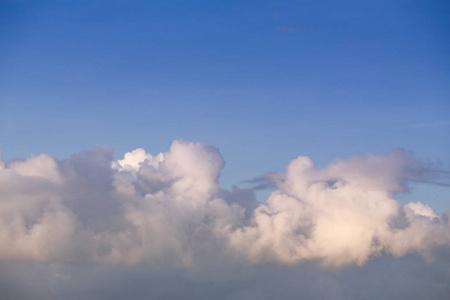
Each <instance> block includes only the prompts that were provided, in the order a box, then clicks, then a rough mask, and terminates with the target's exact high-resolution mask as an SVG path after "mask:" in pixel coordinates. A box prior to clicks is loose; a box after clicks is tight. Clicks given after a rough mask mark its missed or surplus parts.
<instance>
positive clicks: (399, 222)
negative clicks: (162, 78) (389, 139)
mask: <svg viewBox="0 0 450 300" xmlns="http://www.w3.org/2000/svg"><path fill="white" fill-rule="evenodd" d="M417 164H418V163H417V161H416V160H415V159H414V158H413V156H412V155H411V153H409V152H406V151H404V150H401V149H395V150H393V151H392V152H391V153H389V154H368V155H365V156H359V157H353V158H350V159H349V160H336V161H334V162H332V163H331V164H330V165H329V166H327V167H323V168H318V167H315V166H314V163H313V161H312V160H311V159H310V158H308V157H303V156H300V157H299V158H297V159H294V160H293V161H291V162H290V163H289V165H288V166H287V170H286V172H285V173H284V174H276V175H272V178H273V180H274V182H275V186H276V189H275V190H274V191H273V192H272V194H271V195H270V196H269V198H268V199H267V200H266V201H265V202H264V203H260V204H259V205H257V207H256V208H254V210H253V211H251V212H249V211H247V212H246V211H245V208H244V207H243V206H241V205H240V203H244V202H245V201H243V199H242V196H243V195H247V196H248V193H242V192H241V193H239V191H233V192H226V191H223V190H221V189H220V186H219V184H218V179H219V176H220V172H221V169H222V168H223V167H224V165H225V163H224V160H223V158H222V157H221V155H220V153H219V151H218V150H217V149H215V148H214V147H211V146H209V145H205V144H199V143H190V142H184V141H174V142H173V144H172V146H171V147H170V150H169V151H167V152H165V153H160V154H157V155H151V154H149V153H147V152H146V151H145V150H143V149H136V150H134V151H132V152H129V153H127V154H125V156H124V158H123V159H120V160H118V161H113V160H112V154H111V149H108V148H96V149H95V150H93V151H82V152H80V153H79V154H75V155H73V156H71V157H70V158H69V159H67V160H63V161H56V160H55V159H53V158H51V157H49V156H47V155H44V154H42V155H39V156H34V157H31V158H29V159H27V160H24V161H13V162H9V163H8V162H6V163H2V164H0V166H2V168H0V223H1V224H0V225H1V226H0V245H1V247H0V261H4V262H5V261H12V260H14V261H42V262H60V261H81V262H98V263H108V264H131V265H136V264H145V265H149V266H157V267H159V268H169V267H186V268H204V267H205V268H221V267H223V266H226V265H228V264H233V263H239V264H253V265H255V264H264V263H267V262H275V263H280V264H288V265H295V264H298V263H300V262H305V261H311V262H319V263H320V264H321V265H322V266H324V267H332V268H336V267H342V266H346V265H363V264H365V263H367V261H369V260H370V259H371V258H372V257H375V256H380V255H382V254H391V255H393V256H395V257H399V256H403V255H405V254H407V253H409V252H417V253H420V254H422V255H423V256H424V257H426V258H427V259H429V258H432V254H433V252H434V251H435V249H437V248H439V247H449V245H450V226H449V223H448V218H447V217H446V215H444V216H443V217H439V216H438V215H437V214H436V213H435V212H434V211H433V210H432V209H431V207H429V206H428V205H426V204H423V203H421V202H418V203H409V204H407V205H406V206H405V207H402V206H401V205H400V204H399V203H398V202H397V201H396V200H394V199H393V195H394V194H395V193H399V192H403V191H406V190H407V188H408V180H410V179H416V178H417V177H418V176H420V174H419V173H420V172H422V171H423V172H425V171H426V170H423V168H422V169H420V168H419V169H420V170H421V171H420V172H419V171H417V168H416V167H417ZM250 196H251V194H250ZM233 197H236V199H235V200H234V199H233ZM248 207H252V205H249V206H248Z"/></svg>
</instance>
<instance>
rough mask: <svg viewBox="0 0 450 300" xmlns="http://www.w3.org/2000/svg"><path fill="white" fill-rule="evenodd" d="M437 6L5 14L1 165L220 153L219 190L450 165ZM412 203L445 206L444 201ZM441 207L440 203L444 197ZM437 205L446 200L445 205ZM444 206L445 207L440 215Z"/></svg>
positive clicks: (11, 7)
mask: <svg viewBox="0 0 450 300" xmlns="http://www.w3.org/2000/svg"><path fill="white" fill-rule="evenodd" d="M449 9H450V6H449V5H448V4H447V3H446V2H445V1H371V2H367V1H282V2H281V1H132V2H130V1H62V2H61V1H37V2H35V1H30V2H28V1H2V2H1V6H0V14H1V15H0V26H1V28H2V33H1V35H0V66H1V68H0V70H1V71H0V90H1V95H0V97H1V98H0V106H1V109H0V148H1V149H2V152H3V158H6V159H11V158H14V157H25V156H29V155H31V154H37V153H42V152H44V153H48V154H51V155H53V156H55V157H57V158H65V157H67V156H68V155H70V154H71V153H74V152H76V151H79V150H81V149H89V148H92V147H93V146H94V145H96V144H100V145H112V146H114V147H115V148H116V155H117V156H118V157H120V156H121V155H122V154H123V153H124V152H127V151H130V150H132V149H134V148H137V147H142V148H145V149H146V150H147V151H150V152H152V153H157V152H159V151H165V150H167V148H168V147H169V145H170V143H171V141H172V140H173V139H184V140H191V141H198V142H204V143H209V144H212V145H214V146H215V147H217V148H218V149H219V150H220V151H221V153H222V155H223V156H224V158H225V160H226V162H227V166H226V168H225V170H224V172H223V176H222V182H223V185H224V186H225V187H229V186H230V185H232V184H236V183H239V182H240V181H241V180H244V179H248V178H252V177H255V176H259V175H261V174H264V173H267V172H271V171H279V170H282V168H283V167H284V166H285V165H286V164H287V163H288V162H289V161H290V160H291V159H293V158H295V157H296V156H298V155H300V154H302V155H308V156H310V157H312V158H313V159H314V160H315V161H316V162H317V164H319V165H324V164H327V163H328V162H330V161H331V160H332V159H334V158H336V157H344V158H345V157H350V156H351V155H354V154H364V153H366V152H387V151H389V149H391V148H393V147H403V148H405V149H407V150H410V151H413V152H414V153H415V155H416V156H417V157H418V158H421V159H428V160H431V161H433V162H440V163H441V164H442V166H443V167H444V168H448V167H449V165H450V150H449V149H450V101H449V96H450V85H449V84H448V83H449V82H450V58H449V56H448V53H449V51H450V40H449V39H448V32H449V25H450V24H449V23H450V21H449V19H448V17H447V16H448V13H449ZM410 196H411V197H413V198H416V199H420V197H431V198H432V199H430V202H433V205H434V206H435V207H436V208H437V209H439V210H443V209H444V208H448V207H449V202H450V193H449V191H448V188H442V187H436V186H425V185H419V186H417V187H416V188H415V194H414V195H410ZM443 199H444V200H443ZM445 199H446V200H445ZM442 201H444V202H442Z"/></svg>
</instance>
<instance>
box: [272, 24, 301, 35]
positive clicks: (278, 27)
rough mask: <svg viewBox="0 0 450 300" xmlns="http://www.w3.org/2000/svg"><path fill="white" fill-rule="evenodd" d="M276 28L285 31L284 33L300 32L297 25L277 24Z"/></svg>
mask: <svg viewBox="0 0 450 300" xmlns="http://www.w3.org/2000/svg"><path fill="white" fill-rule="evenodd" d="M276 30H278V31H281V32H284V33H292V34H296V33H298V32H299V30H298V29H297V28H295V27H290V26H277V27H276Z"/></svg>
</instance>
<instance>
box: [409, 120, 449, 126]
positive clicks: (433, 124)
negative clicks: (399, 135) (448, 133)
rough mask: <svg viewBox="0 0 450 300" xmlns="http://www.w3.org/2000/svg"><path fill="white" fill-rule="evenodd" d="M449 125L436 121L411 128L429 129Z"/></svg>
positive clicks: (447, 122)
mask: <svg viewBox="0 0 450 300" xmlns="http://www.w3.org/2000/svg"><path fill="white" fill-rule="evenodd" d="M449 125H450V122H449V121H435V122H428V123H419V124H414V125H412V126H411V128H428V127H440V126H449Z"/></svg>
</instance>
